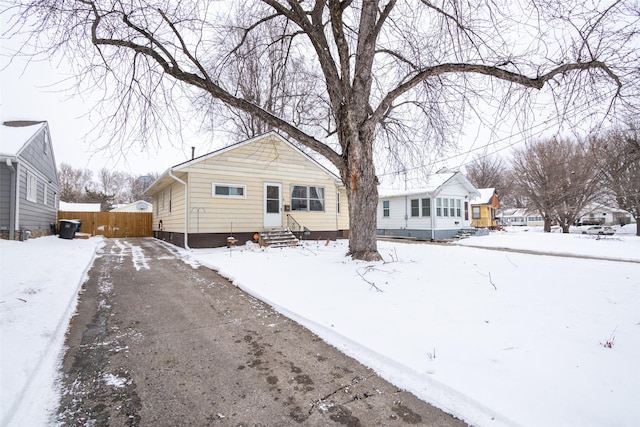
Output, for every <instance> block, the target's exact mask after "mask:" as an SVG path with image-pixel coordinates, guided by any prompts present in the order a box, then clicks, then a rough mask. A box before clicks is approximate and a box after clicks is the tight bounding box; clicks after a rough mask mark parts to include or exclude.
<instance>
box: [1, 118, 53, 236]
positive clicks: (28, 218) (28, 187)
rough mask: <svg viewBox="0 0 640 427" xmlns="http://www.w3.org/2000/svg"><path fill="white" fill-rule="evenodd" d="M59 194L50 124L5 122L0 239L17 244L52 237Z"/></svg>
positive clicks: (2, 128)
mask: <svg viewBox="0 0 640 427" xmlns="http://www.w3.org/2000/svg"><path fill="white" fill-rule="evenodd" d="M59 194H60V189H59V185H58V172H57V169H56V161H55V156H54V154H53V145H52V143H51V134H50V132H49V125H48V124H47V122H46V121H43V122H35V121H12V122H4V123H3V124H2V126H1V127H0V237H2V238H4V239H10V240H16V239H25V238H27V237H28V236H30V237H38V236H43V235H47V234H51V233H52V227H51V224H55V222H56V219H57V212H58V201H59V200H58V197H59ZM27 232H28V233H27Z"/></svg>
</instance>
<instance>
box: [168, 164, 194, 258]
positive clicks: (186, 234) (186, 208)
mask: <svg viewBox="0 0 640 427" xmlns="http://www.w3.org/2000/svg"><path fill="white" fill-rule="evenodd" d="M169 176H170V177H171V178H173V179H174V180H176V181H178V182H179V183H180V184H182V185H184V248H185V249H188V250H191V248H190V247H189V191H188V190H189V186H188V185H187V183H186V182H185V181H183V180H181V179H180V178H178V177H177V176H175V175H174V174H173V172H172V171H171V169H169Z"/></svg>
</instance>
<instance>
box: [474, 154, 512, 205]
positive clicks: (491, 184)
mask: <svg viewBox="0 0 640 427" xmlns="http://www.w3.org/2000/svg"><path fill="white" fill-rule="evenodd" d="M465 172H466V175H467V178H469V181H471V183H472V184H473V185H475V186H476V188H495V189H496V192H497V193H498V196H499V197H500V206H502V207H519V206H518V204H517V202H516V200H515V197H514V194H513V192H512V185H511V183H510V179H509V175H510V170H509V167H508V165H506V164H505V162H504V161H503V160H502V158H501V157H498V156H496V155H494V156H488V155H479V156H476V157H475V158H474V159H473V160H472V161H471V162H470V163H468V164H467V165H466V166H465Z"/></svg>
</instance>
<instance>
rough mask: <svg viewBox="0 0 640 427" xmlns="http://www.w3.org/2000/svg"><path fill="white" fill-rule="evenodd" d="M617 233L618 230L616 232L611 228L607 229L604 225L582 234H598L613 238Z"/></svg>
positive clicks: (591, 228)
mask: <svg viewBox="0 0 640 427" xmlns="http://www.w3.org/2000/svg"><path fill="white" fill-rule="evenodd" d="M615 233H616V230H614V229H613V228H611V227H606V226H603V225H596V226H593V227H589V228H587V229H586V230H585V231H583V232H582V234H596V235H599V236H612V235H614V234H615Z"/></svg>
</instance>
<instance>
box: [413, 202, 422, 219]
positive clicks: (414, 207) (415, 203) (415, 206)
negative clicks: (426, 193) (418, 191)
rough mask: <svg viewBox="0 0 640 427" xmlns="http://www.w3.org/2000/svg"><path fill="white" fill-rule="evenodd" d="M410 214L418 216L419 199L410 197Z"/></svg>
mask: <svg viewBox="0 0 640 427" xmlns="http://www.w3.org/2000/svg"><path fill="white" fill-rule="evenodd" d="M411 216H412V217H415V216H420V199H411Z"/></svg>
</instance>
